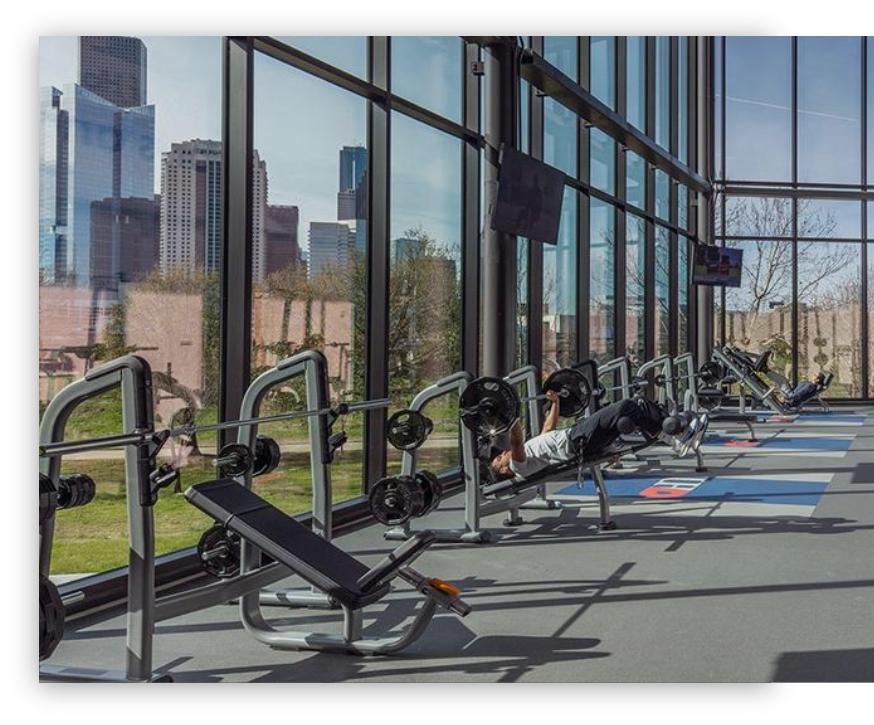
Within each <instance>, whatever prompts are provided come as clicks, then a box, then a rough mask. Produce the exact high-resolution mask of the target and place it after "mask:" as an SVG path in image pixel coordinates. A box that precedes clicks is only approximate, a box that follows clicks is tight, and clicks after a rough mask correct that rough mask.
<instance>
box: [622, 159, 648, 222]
mask: <svg viewBox="0 0 874 725" xmlns="http://www.w3.org/2000/svg"><path fill="white" fill-rule="evenodd" d="M625 200H626V201H627V202H628V203H629V204H634V206H636V207H637V208H638V209H645V208H646V161H644V160H643V157H642V156H640V155H638V154H636V153H635V152H634V151H632V150H631V149H628V150H627V151H626V152H625Z"/></svg>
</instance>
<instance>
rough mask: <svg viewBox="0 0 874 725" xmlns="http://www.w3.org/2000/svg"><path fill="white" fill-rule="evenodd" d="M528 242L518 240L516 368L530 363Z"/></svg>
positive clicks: (518, 238)
mask: <svg viewBox="0 0 874 725" xmlns="http://www.w3.org/2000/svg"><path fill="white" fill-rule="evenodd" d="M528 246H529V244H528V240H527V239H525V237H517V239H516V331H517V333H518V334H517V336H516V367H520V366H522V365H524V364H525V363H526V362H527V361H528V335H529V325H528Z"/></svg>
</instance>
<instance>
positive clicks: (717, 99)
mask: <svg viewBox="0 0 874 725" xmlns="http://www.w3.org/2000/svg"><path fill="white" fill-rule="evenodd" d="M714 47H715V52H714V55H713V99H714V101H713V102H714V106H713V111H714V113H713V138H714V143H713V154H714V156H713V159H714V163H713V168H714V169H715V170H716V177H717V178H718V179H724V178H725V173H724V172H725V170H724V169H723V161H724V159H723V158H722V141H723V137H722V134H723V128H722V104H723V93H722V37H721V36H720V37H717V38H716V40H715V41H714ZM716 329H718V328H716Z"/></svg>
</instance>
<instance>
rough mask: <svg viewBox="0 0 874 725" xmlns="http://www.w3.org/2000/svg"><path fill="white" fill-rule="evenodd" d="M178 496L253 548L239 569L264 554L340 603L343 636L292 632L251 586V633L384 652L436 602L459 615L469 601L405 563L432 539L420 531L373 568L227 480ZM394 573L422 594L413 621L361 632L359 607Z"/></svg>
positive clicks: (288, 643) (278, 643)
mask: <svg viewBox="0 0 874 725" xmlns="http://www.w3.org/2000/svg"><path fill="white" fill-rule="evenodd" d="M185 498H187V499H188V501H189V502H191V503H192V504H193V505H194V506H196V507H197V508H198V509H200V510H201V511H203V512H204V513H205V514H207V515H209V516H212V517H213V518H214V519H216V520H217V521H218V522H220V523H221V524H222V525H224V526H225V527H226V528H227V529H228V530H230V531H233V532H235V533H237V534H239V535H240V537H242V539H243V540H244V543H246V542H248V543H249V544H251V545H252V546H253V547H255V548H256V549H257V551H251V550H250V551H249V556H246V554H245V553H244V556H243V571H245V570H246V569H247V564H250V567H248V568H256V567H257V564H255V565H252V564H253V562H258V561H260V558H261V557H260V553H259V552H263V553H264V554H266V555H267V556H269V557H271V558H272V559H273V560H275V561H276V562H278V563H279V564H280V565H282V566H285V567H287V568H288V569H289V570H290V571H291V572H292V573H294V574H297V575H298V576H300V577H301V578H302V579H304V580H305V581H306V582H308V583H309V584H311V585H312V586H314V587H316V588H317V589H319V590H321V591H323V592H324V593H325V594H326V595H328V596H329V597H332V598H333V599H335V600H336V601H337V602H338V603H339V604H340V606H341V607H342V609H343V634H342V635H338V634H325V633H319V632H291V631H282V630H277V629H274V628H273V627H271V626H270V625H269V624H268V623H267V622H266V621H265V620H264V617H263V616H262V614H261V609H260V602H259V594H258V592H257V591H256V592H254V593H249V594H245V595H243V596H242V597H241V600H240V610H241V615H242V619H243V624H244V626H245V627H246V629H247V630H248V631H249V632H250V633H251V634H253V635H254V636H255V637H256V638H257V639H259V640H260V641H262V642H264V643H265V644H269V645H270V646H272V647H277V648H280V649H313V650H333V651H343V652H352V653H357V654H390V653H392V652H397V651H399V650H401V649H403V648H404V647H406V646H407V645H409V644H411V643H412V642H414V641H415V640H416V639H418V638H419V637H420V636H421V635H422V633H423V632H424V631H425V629H426V628H427V626H428V624H429V623H430V621H431V619H432V617H433V616H434V613H435V610H436V608H437V607H438V606H439V607H443V608H444V609H448V610H449V611H451V612H453V613H454V614H457V615H458V616H460V617H464V616H466V615H467V614H468V612H469V611H470V607H469V606H468V605H467V604H466V603H465V602H464V601H462V600H461V599H460V598H459V596H458V595H459V594H460V592H459V590H458V589H457V588H456V587H455V586H453V585H452V584H449V583H448V582H444V581H442V580H440V579H429V578H427V577H425V576H423V575H422V574H420V573H419V572H417V571H415V570H414V569H411V568H410V566H409V564H410V563H411V562H412V561H413V560H414V559H415V558H417V557H418V556H419V555H420V554H422V552H424V551H425V549H427V548H428V547H429V546H430V545H431V544H432V543H433V542H434V541H435V536H434V534H433V533H431V532H430V531H422V532H420V533H418V534H416V535H415V536H413V537H412V538H411V539H409V540H408V541H406V542H404V543H403V544H401V545H400V546H399V547H398V548H396V549H395V550H394V551H392V552H391V553H390V554H389V555H388V556H387V557H386V558H385V559H383V560H382V561H381V562H379V564H377V565H376V566H375V567H373V568H372V569H368V568H367V567H366V566H365V565H364V564H362V563H361V562H360V561H358V560H357V559H355V558H354V557H352V556H350V555H349V554H347V553H346V552H344V551H343V550H342V549H339V548H338V547H336V546H334V545H333V544H332V543H331V542H329V541H327V540H325V539H324V538H322V537H321V536H318V535H317V534H315V533H313V532H312V531H311V530H310V529H309V528H307V527H306V526H304V525H303V524H301V523H300V522H298V521H296V520H295V519H293V518H292V517H291V516H289V515H288V514H286V513H284V512H282V511H280V510H279V509H278V508H276V507H275V506H272V505H271V504H269V503H267V502H266V501H265V500H264V499H262V498H261V497H260V496H258V495H257V494H255V493H253V492H252V491H250V490H249V489H247V488H246V487H244V486H241V485H240V484H239V483H237V482H236V481H234V480H229V479H219V480H217V481H208V482H206V483H198V484H196V485H194V486H192V487H191V488H189V489H188V490H187V491H186V492H185ZM396 577H400V578H401V579H403V580H404V581H406V582H407V583H408V584H410V585H411V586H412V587H413V588H415V589H416V590H417V591H419V592H421V593H422V594H423V595H425V603H424V604H423V605H422V607H421V608H420V609H419V610H418V612H417V614H416V616H415V619H414V620H413V622H412V623H411V624H410V625H409V626H408V627H407V628H406V629H405V630H403V631H402V632H400V633H399V634H395V635H393V636H386V637H381V638H370V637H363V636H362V633H361V629H362V609H363V608H364V607H365V606H367V605H368V604H373V603H374V602H376V601H379V600H380V599H382V598H383V597H384V596H385V595H386V594H388V592H389V591H390V590H391V587H390V582H391V580H392V579H394V578H396Z"/></svg>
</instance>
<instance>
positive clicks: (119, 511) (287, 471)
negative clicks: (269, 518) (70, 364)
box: [52, 447, 458, 574]
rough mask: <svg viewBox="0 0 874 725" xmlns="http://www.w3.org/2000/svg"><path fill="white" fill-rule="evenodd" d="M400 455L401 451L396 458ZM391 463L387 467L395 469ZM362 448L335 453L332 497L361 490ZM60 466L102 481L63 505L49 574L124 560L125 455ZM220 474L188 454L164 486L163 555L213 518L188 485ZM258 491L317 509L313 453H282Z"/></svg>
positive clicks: (159, 545) (427, 457)
mask: <svg viewBox="0 0 874 725" xmlns="http://www.w3.org/2000/svg"><path fill="white" fill-rule="evenodd" d="M457 458H458V452H457V449H455V448H451V447H449V448H435V449H423V450H422V451H420V455H419V461H418V465H419V467H420V468H428V469H429V470H432V471H439V470H440V469H441V468H447V467H451V466H455V465H458V463H457ZM394 460H396V461H399V460H400V457H399V456H397V457H395V459H394ZM398 467H399V466H398V464H397V463H394V464H393V463H392V462H390V463H389V472H397V470H398ZM361 468H362V464H361V453H360V451H347V452H342V453H340V454H338V455H337V458H336V460H335V462H334V464H333V465H332V466H331V482H332V489H333V500H334V502H340V501H345V500H348V499H350V498H355V497H356V496H360V495H361V490H362V486H361V480H362V476H361ZM62 472H63V473H65V474H67V473H74V472H76V473H85V474H87V475H89V476H91V477H92V478H93V479H94V481H95V483H96V484H97V495H96V497H95V499H94V501H92V502H91V503H90V504H88V505H87V506H82V507H80V508H74V509H69V510H65V511H59V512H58V513H57V518H56V522H55V539H54V546H53V548H52V573H53V574H73V573H86V572H98V571H104V570H106V569H112V568H115V567H118V566H124V565H126V564H127V556H128V549H127V512H126V502H125V482H124V461H123V460H122V459H120V458H117V459H111V460H109V459H79V460H76V459H69V460H65V461H64V464H63V466H62ZM214 477H215V468H214V467H213V464H212V458H210V457H207V456H198V457H197V458H192V459H189V462H188V465H187V466H185V468H183V469H182V470H181V485H180V487H179V491H174V490H172V489H165V490H164V491H162V492H161V495H160V499H159V500H158V503H157V504H156V505H155V537H156V552H157V553H158V554H165V553H168V552H171V551H174V550H176V549H181V548H185V547H188V546H193V545H195V544H196V543H197V541H198V539H199V538H200V535H201V534H202V533H203V532H204V531H205V530H206V529H207V528H209V527H210V526H211V525H212V523H213V522H212V520H211V519H210V518H209V517H208V516H206V515H205V514H203V513H201V512H200V511H199V510H198V509H196V508H194V507H193V506H192V505H191V504H189V503H188V502H187V501H186V500H185V497H184V496H183V495H182V491H184V490H185V489H186V488H188V486H191V485H192V484H195V483H199V482H201V481H206V480H209V479H211V478H214ZM253 490H254V491H256V492H257V493H258V494H259V495H261V496H263V497H264V498H265V499H267V500H268V501H270V502H271V503H272V504H274V505H276V506H278V507H279V508H281V509H282V510H283V511H285V512H287V513H289V514H299V513H303V512H305V511H309V510H310V509H311V508H312V480H311V477H310V467H309V454H308V453H306V452H303V453H284V454H283V456H282V463H281V464H280V466H279V468H277V469H276V470H275V471H273V472H272V473H270V474H268V475H266V476H260V477H259V478H256V479H255V481H254V484H253Z"/></svg>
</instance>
